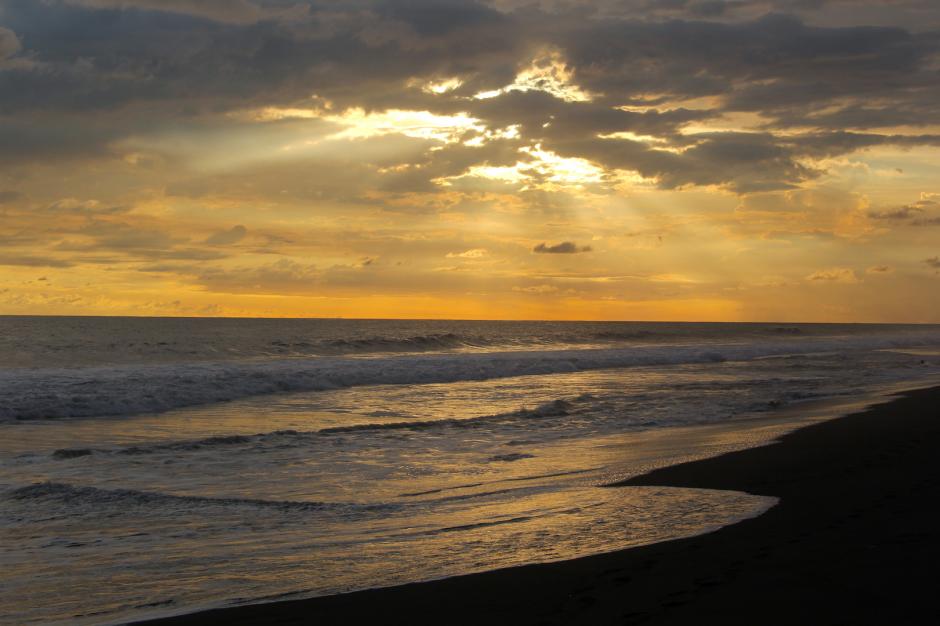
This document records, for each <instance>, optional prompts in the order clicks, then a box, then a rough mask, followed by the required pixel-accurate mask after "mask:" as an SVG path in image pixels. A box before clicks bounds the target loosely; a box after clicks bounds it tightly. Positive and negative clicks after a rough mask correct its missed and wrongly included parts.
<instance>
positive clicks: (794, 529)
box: [135, 387, 940, 626]
mask: <svg viewBox="0 0 940 626" xmlns="http://www.w3.org/2000/svg"><path fill="white" fill-rule="evenodd" d="M938 447H940V387H931V388H926V389H920V390H915V391H906V392H903V393H901V394H899V395H897V396H896V397H895V398H894V399H892V400H890V401H888V402H887V403H882V404H875V405H873V406H870V407H868V408H867V409H865V410H862V411H859V412H854V413H851V414H849V415H845V416H842V417H837V418H834V419H831V420H826V421H822V422H817V423H813V424H810V425H808V426H804V427H802V428H798V429H797V430H794V431H792V432H790V433H787V434H785V435H783V436H781V437H780V438H779V439H778V440H777V441H776V442H775V443H771V444H768V445H764V446H758V447H755V448H747V449H744V450H739V451H735V452H729V453H727V454H724V455H721V456H717V457H711V458H708V459H704V460H698V461H691V462H688V463H683V464H679V465H673V466H669V467H665V468H661V469H657V470H654V471H652V472H650V473H648V474H644V475H640V476H636V477H632V478H629V479H627V480H624V481H621V482H618V483H614V484H613V485H611V487H613V488H616V487H620V486H623V487H625V486H640V485H643V486H662V487H692V488H702V489H718V490H734V491H743V492H747V493H752V494H755V495H764V496H773V497H777V498H779V502H778V503H777V505H776V506H774V507H772V508H771V509H770V510H768V511H767V512H766V513H764V514H763V515H761V516H758V517H755V518H749V519H745V520H742V521H740V522H738V523H735V524H732V525H730V526H725V527H723V528H721V529H719V530H717V531H714V532H711V533H708V534H704V535H698V536H695V537H691V538H686V539H678V540H672V541H667V542H662V543H656V544H651V545H648V546H640V547H635V548H628V549H624V550H620V551H616V552H610V553H605V554H600V555H595V556H588V557H582V558H578V559H574V560H569V561H558V562H552V563H544V564H534V565H525V566H520V567H514V568H508V569H502V570H494V571H489V572H483V573H479V574H470V575H466V576H458V577H453V578H446V579H441V580H434V581H429V582H421V583H412V584H407V585H402V586H397V587H385V588H375V589H369V590H365V591H357V592H353V593H348V594H340V595H334V596H323V597H317V598H310V599H301V600H282V601H277V602H270V603H262V604H248V605H242V606H236V607H225V608H218V609H210V610H206V611H201V612H197V613H189V614H183V615H178V616H172V617H166V618H160V619H155V620H148V621H141V622H135V623H137V624H154V625H157V624H160V625H166V626H171V625H176V626H182V625H186V624H205V623H222V622H224V623H227V624H301V623H326V624H330V623H340V622H350V621H352V622H357V621H363V622H365V621H366V620H369V621H375V622H377V623H383V624H479V623H481V622H486V621H489V622H495V623H513V624H571V623H576V624H577V623H580V624H613V623H617V624H634V623H635V624H640V623H643V624H647V623H649V624H660V623H661V624H672V623H682V624H684V623H700V622H701V621H702V619H703V618H704V619H706V623H710V622H720V623H740V624H752V623H762V624H795V623H811V624H823V623H827V624H828V623H832V624H837V623H846V624H850V623H851V624H855V623H894V624H898V623H924V612H925V611H929V614H936V613H940V610H938V609H937V608H936V606H935V604H934V602H933V598H932V592H933V589H934V584H933V579H934V572H935V564H936V556H937V555H938V553H940V549H938V546H940V530H937V529H936V528H935V524H934V523H933V519H932V517H931V516H930V515H929V514H928V511H929V510H930V508H931V501H932V499H933V498H935V497H936V496H937V495H940V461H938V460H937V459H936V458H935V451H936V450H937V449H938Z"/></svg>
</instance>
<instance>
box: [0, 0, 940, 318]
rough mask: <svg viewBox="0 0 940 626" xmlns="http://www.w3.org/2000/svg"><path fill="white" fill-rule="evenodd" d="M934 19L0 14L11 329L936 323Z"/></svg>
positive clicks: (398, 5)
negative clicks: (139, 324) (422, 321)
mask: <svg viewBox="0 0 940 626" xmlns="http://www.w3.org/2000/svg"><path fill="white" fill-rule="evenodd" d="M938 103H940V2H936V1H935V0H728V1H721V0H621V1H614V0H603V1H599V2H580V1H576V0H518V1H517V0H493V1H490V2H485V1H482V0H479V1H469V0H467V1H464V0H350V1H348V2H347V1H325V0H322V1H321V0H201V1H197V0H0V314H27V315H169V316H252V317H281V316H284V317H288V316H289V317H367V318H466V319H586V320H587V319H590V320H702V321H821V322H940V104H938Z"/></svg>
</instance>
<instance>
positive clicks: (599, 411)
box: [0, 353, 919, 623]
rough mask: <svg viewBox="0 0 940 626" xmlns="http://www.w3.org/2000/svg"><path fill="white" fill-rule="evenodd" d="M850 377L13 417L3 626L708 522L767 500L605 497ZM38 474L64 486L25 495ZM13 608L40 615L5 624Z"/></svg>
mask: <svg viewBox="0 0 940 626" xmlns="http://www.w3.org/2000/svg"><path fill="white" fill-rule="evenodd" d="M859 358H871V359H873V361H872V362H873V363H875V364H876V365H880V364H883V363H885V362H889V363H895V362H896V363H898V364H900V365H901V366H903V367H908V364H909V361H910V358H909V357H907V358H904V359H900V358H899V356H898V355H891V354H886V353H877V354H874V356H870V357H869V356H864V357H857V358H853V360H852V366H853V367H854V368H856V370H858V371H861V372H864V371H873V372H877V371H883V368H882V369H878V368H876V367H874V366H872V367H870V368H861V367H856V366H858V365H859ZM886 359H887V361H886ZM917 362H919V358H918V359H917V360H916V361H914V363H915V364H916V363H917ZM844 367H845V361H844V360H839V359H834V357H827V356H821V357H800V358H786V359H776V360H764V361H751V362H747V363H708V364H703V365H679V366H670V367H668V368H653V367H651V368H644V367H635V368H630V369H627V370H602V371H591V372H580V373H571V374H555V375H543V376H520V377H515V378H505V379H497V380H486V381H465V382H458V383H448V384H424V385H397V386H363V387H354V388H348V389H337V390H334V391H324V392H318V393H297V394H290V395H281V396H270V397H264V398H257V399H247V400H241V401H237V402H231V403H228V404H219V405H214V406H207V407H201V408H194V409H186V410H178V411H172V412H168V413H164V414H162V415H156V416H140V417H125V418H120V419H107V418H102V419H88V420H55V421H47V422H24V423H19V424H12V425H7V427H8V428H10V429H11V430H10V431H9V432H13V433H14V436H12V437H7V438H5V439H3V440H2V442H0V445H2V447H3V451H4V453H5V454H4V457H3V459H2V460H0V499H2V502H0V527H2V528H3V532H4V536H5V538H6V537H9V541H7V540H6V539H5V540H4V542H2V544H0V559H2V561H3V562H4V563H5V564H7V565H8V566H7V567H6V568H4V569H3V570H2V571H0V616H2V617H0V621H4V620H8V621H11V622H13V623H28V622H30V621H34V622H35V621H39V622H51V621H56V620H60V621H71V620H70V619H69V618H70V616H72V615H75V614H79V613H87V612H89V611H98V610H106V611H108V613H106V614H104V615H100V616H96V617H93V618H91V617H89V618H88V619H87V620H86V621H88V622H96V623H97V622H101V621H102V620H111V619H113V620H121V619H130V618H132V617H133V618H140V617H142V616H143V615H145V614H148V613H153V614H158V613H171V612H185V611H187V610H192V609H195V608H199V607H201V606H205V605H207V604H208V603H212V602H217V601H232V600H234V599H235V598H242V599H244V600H246V601H248V600H257V599H259V598H263V597H275V596H279V597H282V596H283V594H284V593H285V592H290V591H297V592H299V593H301V594H305V595H317V594H326V593H333V592H337V591H343V590H349V589H358V588H363V587H373V586H376V585H391V584H395V583H400V582H407V581H413V580H423V579H429V578H437V577H443V576H450V575H455V574H461V573H468V572H472V571H481V570H487V569H493V568H497V567H505V566H510V565H518V564H523V563H530V562H538V561H548V560H555V559H566V558H572V557H576V556H580V555H586V554H592V553H597V552H604V551H609V550H614V549H619V548H623V547H627V546H631V545H637V544H644V543H650V542H654V541H659V540H663V539H669V538H675V537H681V536H687V535H692V534H696V533H700V532H705V531H707V530H709V529H712V528H715V527H718V526H720V525H724V524H728V523H731V522H733V521H735V520H737V519H740V518H742V517H747V516H751V515H755V514H758V513H760V512H761V511H763V510H764V509H765V508H766V507H767V506H769V504H770V501H769V500H768V499H766V498H760V497H755V496H749V495H745V494H737V493H729V492H703V491H694V490H685V489H663V488H635V487H630V488H617V489H601V488H599V487H598V486H599V485H603V484H609V483H611V482H613V481H615V480H617V479H620V478H624V477H627V476H631V475H636V474H638V473H642V472H645V471H649V470H650V469H653V468H656V467H661V466H664V465H671V464H674V463H679V462H683V461H688V460H692V459H697V458H702V457H706V456H713V455H716V454H720V453H723V452H727V451H729V450H735V449H740V448H743V447H749V446H753V445H760V444H762V443H765V442H768V441H771V440H773V439H774V438H775V437H777V436H779V435H780V434H781V433H783V432H786V431H787V430H790V429H792V428H794V427H796V426H798V425H801V424H805V423H809V422H812V421H815V420H817V419H821V418H823V417H826V416H830V417H831V416H832V415H833V414H835V413H838V412H839V411H837V410H835V409H830V410H828V412H826V411H823V410H822V409H818V408H811V407H808V406H807V405H801V406H800V408H799V410H798V411H794V412H791V413H787V412H786V411H774V412H772V413H766V412H765V413H763V417H761V418H760V419H758V418H755V417H754V414H753V413H751V411H753V410H754V409H755V407H758V408H757V409H756V410H757V411H758V412H760V411H761V410H764V411H766V408H767V406H768V401H769V400H775V399H776V398H777V397H780V396H779V394H781V393H784V392H785V393H790V394H792V395H791V396H790V397H795V398H803V397H807V396H809V397H812V394H813V393H815V394H818V395H825V394H826V393H829V390H830V389H836V390H842V391H845V390H846V389H847V388H848V387H849V385H847V384H846V383H845V381H842V380H834V382H832V383H831V385H830V386H829V387H825V386H822V383H821V382H820V381H824V380H829V379H833V377H834V374H833V372H834V371H836V372H841V371H844ZM840 368H841V369H840ZM853 371H855V370H853ZM904 371H907V370H904ZM918 371H919V370H918ZM858 376H861V375H860V374H859V375H857V378H856V379H853V380H854V382H853V383H852V384H854V385H856V388H855V389H858V388H861V386H862V384H863V383H864V382H866V381H864V380H862V379H861V378H858ZM849 390H850V391H854V390H853V389H849ZM522 407H525V410H522ZM748 415H751V417H747V416H748ZM732 416H737V419H730V418H731V417H732ZM402 422H405V423H406V425H404V426H402V425H401V424H400V423H402ZM396 423H398V424H397V425H396ZM366 425H368V428H367V429H365V430H362V429H359V430H345V431H335V430H334V431H332V432H329V433H324V432H320V431H321V430H322V429H327V428H335V427H337V426H343V427H348V426H354V427H357V428H358V427H362V426H366ZM662 426H670V427H669V428H663V427H662ZM254 433H258V434H254ZM57 450H58V451H59V454H54V452H55V451H57ZM42 481H53V482H54V483H57V485H51V486H50V485H46V486H39V487H29V485H33V484H35V483H39V482H42ZM316 503H321V504H316ZM11 607H12V608H11ZM17 607H20V608H17ZM22 607H38V608H35V609H31V610H35V611H36V612H35V613H30V614H15V613H13V611H14V610H20V611H21V610H23V609H22ZM79 621H81V620H79Z"/></svg>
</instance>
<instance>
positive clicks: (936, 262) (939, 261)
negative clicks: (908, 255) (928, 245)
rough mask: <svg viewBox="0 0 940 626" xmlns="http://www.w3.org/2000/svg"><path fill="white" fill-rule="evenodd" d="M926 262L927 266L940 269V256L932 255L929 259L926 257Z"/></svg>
mask: <svg viewBox="0 0 940 626" xmlns="http://www.w3.org/2000/svg"><path fill="white" fill-rule="evenodd" d="M924 263H926V264H927V267H932V268H933V269H935V270H940V257H935V256H933V257H930V258H929V259H924Z"/></svg>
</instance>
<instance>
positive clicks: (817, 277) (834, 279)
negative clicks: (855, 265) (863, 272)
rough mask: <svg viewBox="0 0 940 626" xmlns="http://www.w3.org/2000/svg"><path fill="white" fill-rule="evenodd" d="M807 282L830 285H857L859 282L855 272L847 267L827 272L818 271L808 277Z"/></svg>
mask: <svg viewBox="0 0 940 626" xmlns="http://www.w3.org/2000/svg"><path fill="white" fill-rule="evenodd" d="M806 280H808V281H812V282H830V283H857V282H859V280H858V276H857V275H856V274H855V270H851V269H848V268H845V267H833V268H830V269H825V270H818V271H816V272H813V273H812V274H810V275H809V276H807V277H806Z"/></svg>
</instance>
